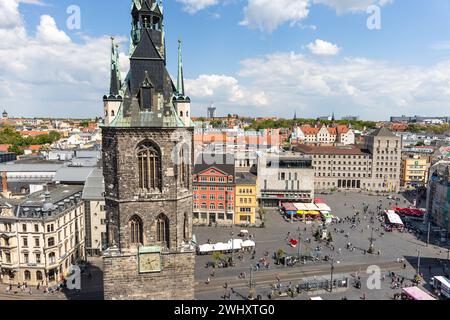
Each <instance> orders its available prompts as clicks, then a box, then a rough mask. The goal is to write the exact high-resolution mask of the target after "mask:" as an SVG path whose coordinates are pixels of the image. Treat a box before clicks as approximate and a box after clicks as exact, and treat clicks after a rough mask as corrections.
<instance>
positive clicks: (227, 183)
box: [193, 155, 236, 224]
mask: <svg viewBox="0 0 450 320" xmlns="http://www.w3.org/2000/svg"><path fill="white" fill-rule="evenodd" d="M215 157H216V158H215V160H214V161H207V160H206V158H205V155H202V156H201V158H202V159H203V160H202V161H198V162H199V163H197V164H196V165H195V167H194V175H193V187H194V224H210V223H224V224H233V222H234V221H235V218H234V212H235V211H234V210H235V186H236V181H235V166H234V158H233V157H230V156H225V155H216V156H215Z"/></svg>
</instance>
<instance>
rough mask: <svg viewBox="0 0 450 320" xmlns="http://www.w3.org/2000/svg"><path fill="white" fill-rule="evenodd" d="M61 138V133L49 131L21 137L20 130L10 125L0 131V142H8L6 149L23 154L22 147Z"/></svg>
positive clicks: (50, 142) (49, 142) (42, 143)
mask: <svg viewBox="0 0 450 320" xmlns="http://www.w3.org/2000/svg"><path fill="white" fill-rule="evenodd" d="M59 139H61V134H60V133H59V132H56V131H51V132H49V134H42V135H38V136H33V137H23V136H22V135H21V134H20V132H18V131H16V130H15V129H14V128H12V127H6V128H4V129H3V130H2V131H0V144H10V145H11V146H10V147H9V149H8V151H9V152H14V153H16V154H18V155H21V154H23V148H24V147H28V146H31V145H45V144H52V143H53V142H55V141H58V140H59Z"/></svg>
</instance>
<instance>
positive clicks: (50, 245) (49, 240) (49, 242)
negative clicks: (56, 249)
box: [47, 237, 55, 247]
mask: <svg viewBox="0 0 450 320" xmlns="http://www.w3.org/2000/svg"><path fill="white" fill-rule="evenodd" d="M47 243H48V246H49V247H53V246H54V245H55V238H53V237H51V238H48V240H47Z"/></svg>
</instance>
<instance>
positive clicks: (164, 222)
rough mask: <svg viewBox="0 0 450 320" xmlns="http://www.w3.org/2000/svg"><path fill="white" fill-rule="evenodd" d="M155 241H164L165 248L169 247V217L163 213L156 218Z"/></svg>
mask: <svg viewBox="0 0 450 320" xmlns="http://www.w3.org/2000/svg"><path fill="white" fill-rule="evenodd" d="M156 241H157V242H160V243H165V245H166V246H167V248H169V247H170V237H169V219H168V218H167V217H166V216H165V215H164V214H160V215H159V217H158V218H157V219H156Z"/></svg>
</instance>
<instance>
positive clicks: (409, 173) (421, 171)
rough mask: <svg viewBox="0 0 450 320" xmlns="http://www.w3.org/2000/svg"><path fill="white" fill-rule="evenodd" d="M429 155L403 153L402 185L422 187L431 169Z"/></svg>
mask: <svg viewBox="0 0 450 320" xmlns="http://www.w3.org/2000/svg"><path fill="white" fill-rule="evenodd" d="M428 158H429V157H421V156H419V155H413V154H403V155H402V164H401V171H400V172H401V186H402V187H406V188H408V187H421V186H425V184H426V183H427V181H428V171H429V169H430V162H429V159H428Z"/></svg>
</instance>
